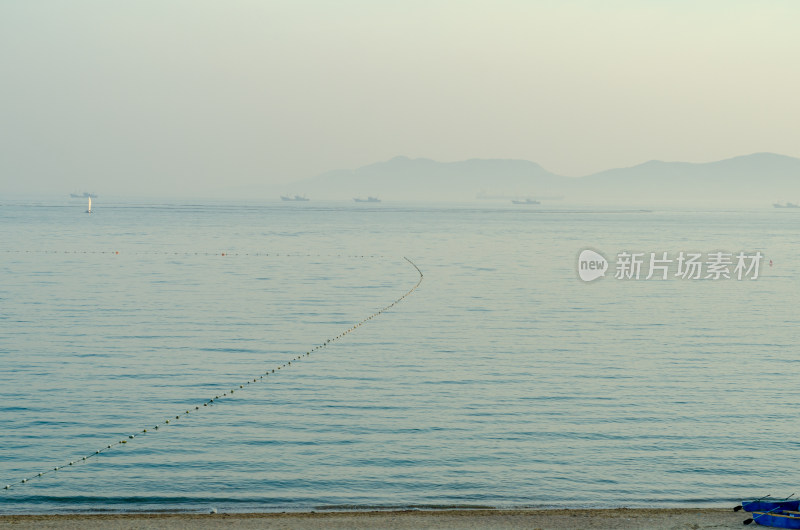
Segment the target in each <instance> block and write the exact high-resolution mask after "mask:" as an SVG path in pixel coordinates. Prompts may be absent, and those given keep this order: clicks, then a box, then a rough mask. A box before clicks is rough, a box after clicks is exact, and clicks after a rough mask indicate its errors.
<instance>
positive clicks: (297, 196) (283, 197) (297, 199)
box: [281, 195, 309, 202]
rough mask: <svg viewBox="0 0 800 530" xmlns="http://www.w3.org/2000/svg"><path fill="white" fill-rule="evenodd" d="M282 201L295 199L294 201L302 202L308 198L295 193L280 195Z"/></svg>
mask: <svg viewBox="0 0 800 530" xmlns="http://www.w3.org/2000/svg"><path fill="white" fill-rule="evenodd" d="M281 200H282V201H296V202H303V201H307V200H309V199H308V198H307V197H303V196H300V195H295V196H293V197H289V196H288V195H281Z"/></svg>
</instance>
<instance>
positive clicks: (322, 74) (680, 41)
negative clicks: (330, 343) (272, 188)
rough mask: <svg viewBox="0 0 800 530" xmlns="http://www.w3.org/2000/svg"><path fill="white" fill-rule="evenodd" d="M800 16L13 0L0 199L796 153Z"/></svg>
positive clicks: (723, 1) (660, 1)
mask: <svg viewBox="0 0 800 530" xmlns="http://www.w3.org/2000/svg"><path fill="white" fill-rule="evenodd" d="M798 27H800V2H797V1H794V0H784V1H755V0H753V1H737V0H719V1H697V0H692V1H680V0H670V1H666V0H657V1H655V0H654V1H647V0H636V1H634V0H631V1H608V0H604V1H595V0H591V1H569V0H566V1H564V0H561V1H553V2H550V1H535V0H527V1H524V0H518V1H513V0H494V1H491V2H490V1H488V0H487V1H480V2H478V1H469V0H454V1H437V0H423V1H414V0H403V1H392V2H390V1H379V0H364V1H356V0H336V1H333V0H330V1H308V0H291V1H276V0H260V1H255V0H252V1H250V0H225V1H219V0H173V1H169V0H137V1H109V0H96V1H91V0H51V1H45V0H35V1H33V0H3V1H2V2H0V67H1V68H2V70H0V72H2V73H0V76H2V77H0V124H2V125H1V127H0V194H2V193H15V192H19V191H37V192H40V191H50V192H55V193H62V192H63V193H68V192H71V191H76V190H90V191H94V192H96V193H98V194H101V195H103V194H136V195H157V194H160V193H164V194H168V195H176V194H185V195H203V194H207V193H214V192H215V191H216V190H219V189H224V188H230V189H232V190H242V191H244V190H246V189H247V188H249V187H252V186H255V187H259V186H262V185H264V184H268V183H272V182H285V181H290V180H297V179H301V178H306V177H309V176H313V175H316V174H318V173H321V172H323V171H326V170H329V169H339V168H355V167H359V166H362V165H366V164H369V163H373V162H377V161H382V160H386V159H388V158H391V157H393V156H395V155H400V154H402V155H407V156H411V157H427V158H433V159H436V160H441V161H454V160H462V159H467V158H521V159H527V160H533V161H535V162H538V163H540V164H542V165H543V166H544V167H545V168H546V169H549V170H550V171H553V172H556V173H560V174H564V175H572V176H580V175H584V174H589V173H592V172H595V171H599V170H603V169H608V168H612V167H622V166H631V165H635V164H638V163H641V162H644V161H647V160H650V159H660V160H684V161H692V162H705V161H712V160H718V159H722V158H728V157H732V156H737V155H743V154H750V153H753V152H760V151H770V152H776V153H781V154H785V155H790V156H797V157H800V32H799V31H797V28H798Z"/></svg>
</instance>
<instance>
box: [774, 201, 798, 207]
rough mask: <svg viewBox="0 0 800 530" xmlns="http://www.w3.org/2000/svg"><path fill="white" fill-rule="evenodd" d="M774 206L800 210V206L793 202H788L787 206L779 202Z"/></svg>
mask: <svg viewBox="0 0 800 530" xmlns="http://www.w3.org/2000/svg"><path fill="white" fill-rule="evenodd" d="M773 206H774V207H775V208H800V204H795V203H793V202H787V203H786V204H781V203H779V202H776V203H775V204H773Z"/></svg>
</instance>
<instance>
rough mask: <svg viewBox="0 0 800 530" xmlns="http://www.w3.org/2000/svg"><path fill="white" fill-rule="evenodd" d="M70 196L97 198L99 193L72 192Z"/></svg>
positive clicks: (74, 197)
mask: <svg viewBox="0 0 800 530" xmlns="http://www.w3.org/2000/svg"><path fill="white" fill-rule="evenodd" d="M69 196H70V197H72V198H73V199H96V198H97V195H95V194H94V193H89V192H88V191H84V192H83V193H70V194H69Z"/></svg>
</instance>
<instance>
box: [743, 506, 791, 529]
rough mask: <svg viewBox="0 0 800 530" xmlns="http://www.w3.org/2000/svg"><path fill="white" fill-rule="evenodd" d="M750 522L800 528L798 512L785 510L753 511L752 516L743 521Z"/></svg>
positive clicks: (775, 526) (776, 526) (773, 526)
mask: <svg viewBox="0 0 800 530" xmlns="http://www.w3.org/2000/svg"><path fill="white" fill-rule="evenodd" d="M750 523H756V524H757V525H760V526H769V527H772V528H800V512H795V511H787V510H775V511H771V512H753V518H752V519H747V520H746V521H744V524H750Z"/></svg>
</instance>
